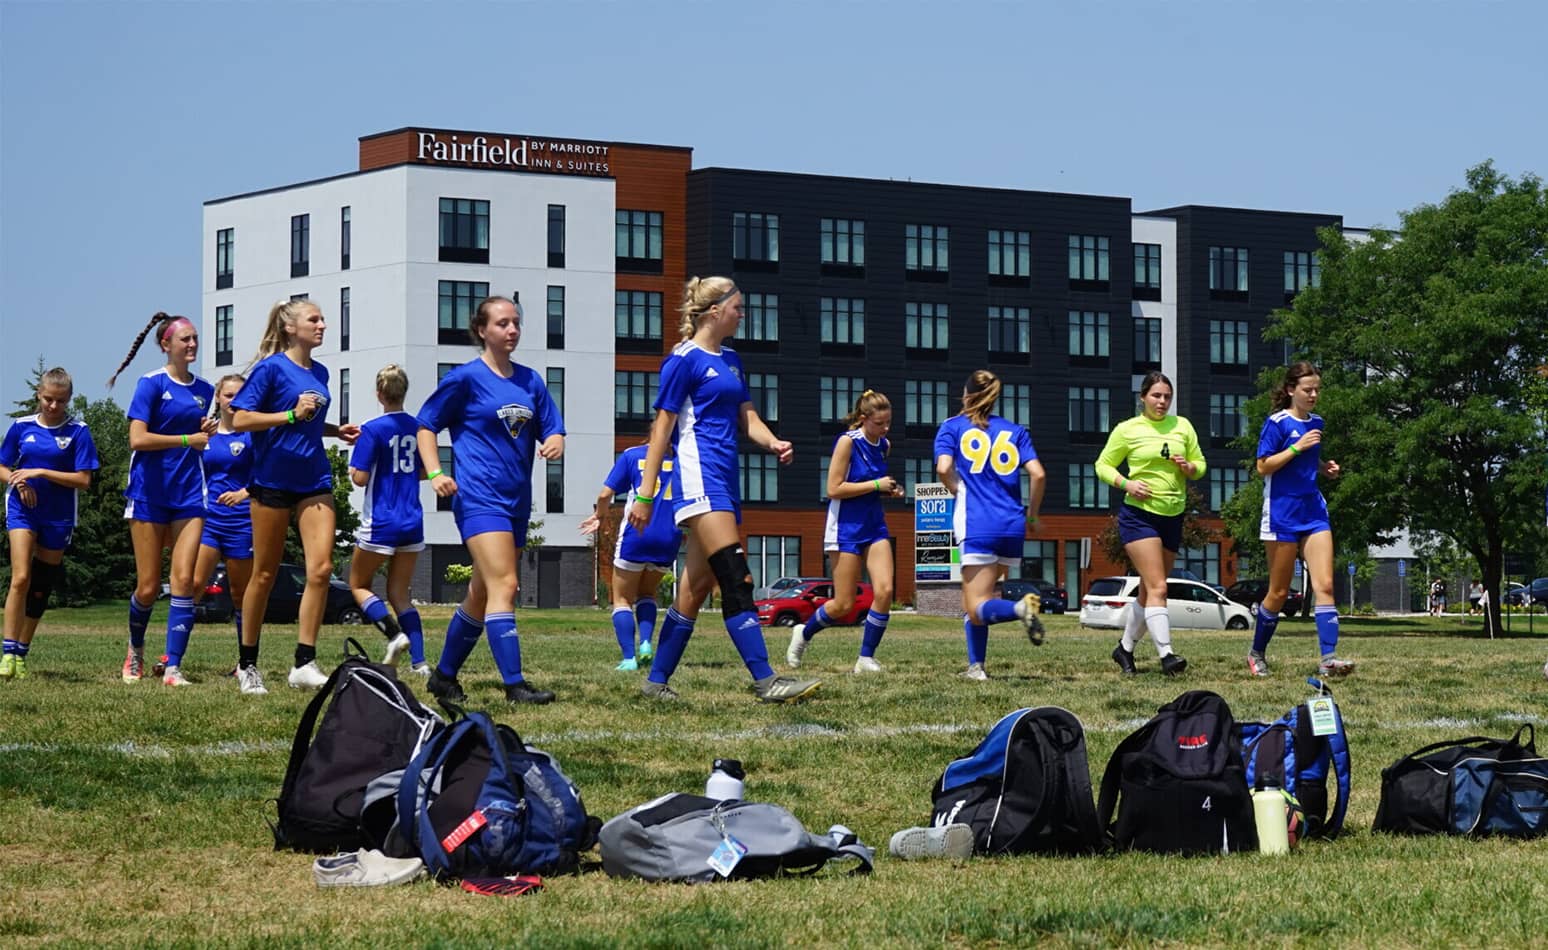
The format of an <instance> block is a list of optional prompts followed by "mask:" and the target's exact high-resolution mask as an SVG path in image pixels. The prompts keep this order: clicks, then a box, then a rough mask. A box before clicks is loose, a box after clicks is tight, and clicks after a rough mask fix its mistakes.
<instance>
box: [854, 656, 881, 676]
mask: <svg viewBox="0 0 1548 950" xmlns="http://www.w3.org/2000/svg"><path fill="white" fill-rule="evenodd" d="M881 671H882V665H881V664H880V663H878V662H876V658H875V657H874V656H862V657H860V658H859V659H857V660H855V672H856V673H880V672H881Z"/></svg>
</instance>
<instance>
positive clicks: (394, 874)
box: [312, 850, 425, 887]
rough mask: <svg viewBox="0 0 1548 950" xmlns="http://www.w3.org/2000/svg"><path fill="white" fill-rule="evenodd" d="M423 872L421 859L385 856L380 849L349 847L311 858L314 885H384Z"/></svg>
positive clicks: (412, 878) (410, 879)
mask: <svg viewBox="0 0 1548 950" xmlns="http://www.w3.org/2000/svg"><path fill="white" fill-rule="evenodd" d="M424 876H425V862H423V861H421V860H419V859H418V858H389V857H387V856H386V855H385V854H382V853H381V852H380V851H366V850H361V851H350V852H347V853H345V854H335V855H330V856H328V857H325V858H318V859H317V860H316V861H314V862H312V879H313V880H314V881H316V882H317V886H318V887H385V886H388V885H392V884H411V883H413V882H414V881H417V880H419V879H420V878H422V877H424Z"/></svg>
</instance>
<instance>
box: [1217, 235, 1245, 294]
mask: <svg viewBox="0 0 1548 950" xmlns="http://www.w3.org/2000/svg"><path fill="white" fill-rule="evenodd" d="M1209 292H1210V296H1212V297H1215V298H1216V299H1224V300H1246V299H1247V249H1246V248H1245V247H1212V248H1210V249H1209Z"/></svg>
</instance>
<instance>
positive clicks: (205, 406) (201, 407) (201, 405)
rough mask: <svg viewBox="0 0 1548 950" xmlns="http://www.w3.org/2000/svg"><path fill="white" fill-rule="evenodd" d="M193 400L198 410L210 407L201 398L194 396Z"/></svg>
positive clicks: (206, 401) (207, 402)
mask: <svg viewBox="0 0 1548 950" xmlns="http://www.w3.org/2000/svg"><path fill="white" fill-rule="evenodd" d="M193 400H194V402H196V403H198V404H199V408H200V409H208V408H209V407H210V404H209V401H208V400H206V399H205V398H204V397H203V396H199V395H195V396H194V397H193Z"/></svg>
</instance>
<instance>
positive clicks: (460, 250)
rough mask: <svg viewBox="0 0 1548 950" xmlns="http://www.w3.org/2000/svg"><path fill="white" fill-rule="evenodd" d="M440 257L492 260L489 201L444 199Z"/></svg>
mask: <svg viewBox="0 0 1548 950" xmlns="http://www.w3.org/2000/svg"><path fill="white" fill-rule="evenodd" d="M440 259H441V260H443V261H450V262H453V263H460V264H487V263H489V202H487V201H479V200H477V199H474V198H442V199H441V257H440Z"/></svg>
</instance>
